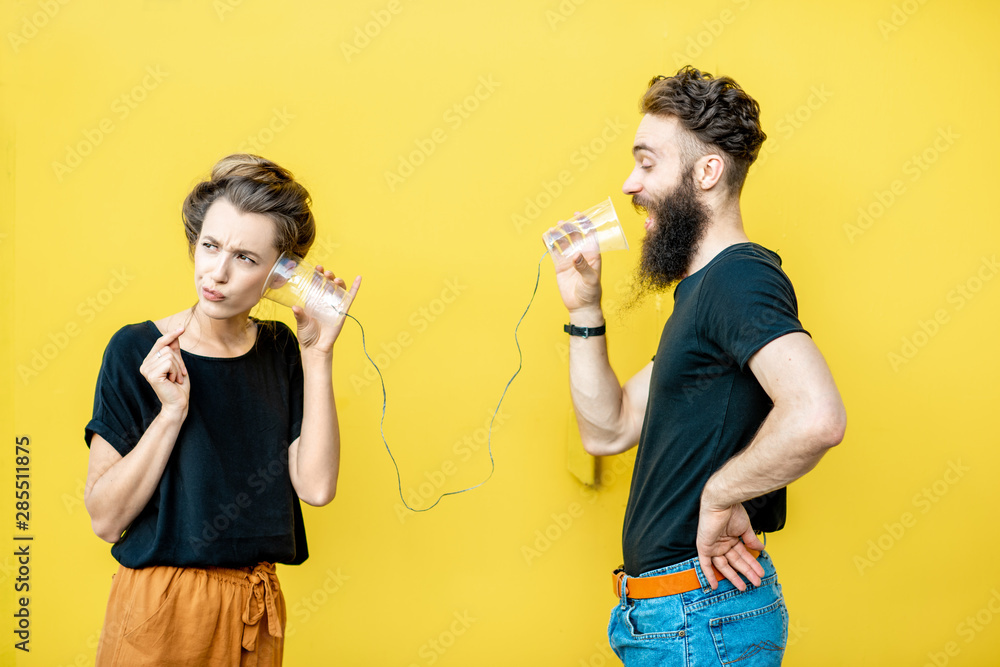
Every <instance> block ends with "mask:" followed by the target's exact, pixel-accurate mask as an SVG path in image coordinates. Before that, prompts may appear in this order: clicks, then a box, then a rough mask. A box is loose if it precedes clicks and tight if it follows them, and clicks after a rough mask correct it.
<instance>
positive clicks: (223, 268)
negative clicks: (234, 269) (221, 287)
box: [209, 257, 229, 283]
mask: <svg viewBox="0 0 1000 667" xmlns="http://www.w3.org/2000/svg"><path fill="white" fill-rule="evenodd" d="M209 275H210V276H212V280H214V281H215V282H217V283H224V282H226V280H228V278H229V261H228V260H227V259H226V258H224V257H220V258H218V260H217V261H216V262H215V265H214V266H213V267H212V270H211V271H210V272H209Z"/></svg>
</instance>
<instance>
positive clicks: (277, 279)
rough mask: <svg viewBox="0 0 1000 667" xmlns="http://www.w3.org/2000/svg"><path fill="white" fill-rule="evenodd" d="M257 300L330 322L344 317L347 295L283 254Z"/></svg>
mask: <svg viewBox="0 0 1000 667" xmlns="http://www.w3.org/2000/svg"><path fill="white" fill-rule="evenodd" d="M261 296H262V297H263V298H265V299H270V300H271V301H275V302H277V303H280V304H282V305H285V306H288V307H289V308H291V307H292V306H301V307H302V309H303V310H305V311H306V314H307V315H309V316H310V317H315V318H316V319H318V320H326V321H330V322H332V321H335V320H336V319H337V318H339V317H341V316H342V315H343V314H344V310H343V305H342V304H343V303H344V300H345V299H346V298H347V291H346V290H344V288H342V287H340V286H339V285H337V284H335V283H333V282H331V281H329V280H327V279H326V278H324V277H323V274H321V273H319V272H318V271H316V267H315V266H313V265H312V264H310V263H309V262H307V261H306V260H304V259H302V258H301V257H299V256H298V255H295V254H293V253H290V252H284V253H282V255H281V257H279V258H278V261H277V262H275V264H274V268H272V269H271V273H269V274H268V276H267V280H266V281H264V291H263V293H262V294H261Z"/></svg>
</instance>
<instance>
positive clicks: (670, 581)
mask: <svg viewBox="0 0 1000 667" xmlns="http://www.w3.org/2000/svg"><path fill="white" fill-rule="evenodd" d="M747 551H749V552H750V553H751V554H753V557H754V558H757V557H758V556H760V552H759V551H757V550H756V549H747ZM712 569H713V570H715V578H716V580H717V581H722V580H723V579H725V577H724V576H722V573H721V572H719V571H718V570H716V569H715V568H714V567H713V568H712ZM625 576H626V575H625V571H624V570H622V569H618V570H615V571H614V572H613V573H612V574H611V580H612V584H613V586H614V592H615V597H616V598H620V597H621V596H622V579H624V578H625ZM625 586H626V588H625V597H629V598H632V599H633V600H645V599H648V598H662V597H665V596H667V595H677V594H678V593H687V592H688V591H693V590H697V589H699V588H701V582H700V581H698V572H697V570H695V569H694V568H693V567H692V568H691V569H690V570H684V571H683V572H674V573H672V574H661V575H659V576H656V577H628V580H627V581H626V582H625Z"/></svg>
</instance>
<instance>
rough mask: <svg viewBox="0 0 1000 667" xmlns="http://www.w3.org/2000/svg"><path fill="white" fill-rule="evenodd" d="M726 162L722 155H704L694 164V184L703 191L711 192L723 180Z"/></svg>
mask: <svg viewBox="0 0 1000 667" xmlns="http://www.w3.org/2000/svg"><path fill="white" fill-rule="evenodd" d="M725 170H726V161H725V160H723V159H722V156H721V155H717V154H715V153H710V154H709V155H702V156H701V157H700V158H698V160H697V161H695V163H694V184H695V185H696V186H697V187H699V188H700V189H702V190H711V189H712V188H714V187H715V186H716V184H717V183H719V181H721V180H722V174H723V172H725Z"/></svg>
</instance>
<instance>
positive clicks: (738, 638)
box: [709, 598, 788, 667]
mask: <svg viewBox="0 0 1000 667" xmlns="http://www.w3.org/2000/svg"><path fill="white" fill-rule="evenodd" d="M709 628H710V629H711V631H712V640H713V641H714V642H715V650H716V652H717V653H718V654H719V660H720V661H721V662H722V664H723V665H739V666H740V667H771V666H772V665H780V664H781V659H782V657H783V656H784V654H785V639H786V637H787V635H788V612H787V610H786V609H785V603H784V600H782V599H780V598H779V599H778V600H776V601H775V602H774V603H772V604H770V605H768V606H766V607H762V608H760V609H754V610H752V611H745V612H741V613H739V614H733V615H731V616H723V617H721V618H713V619H712V620H711V621H710V622H709Z"/></svg>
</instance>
